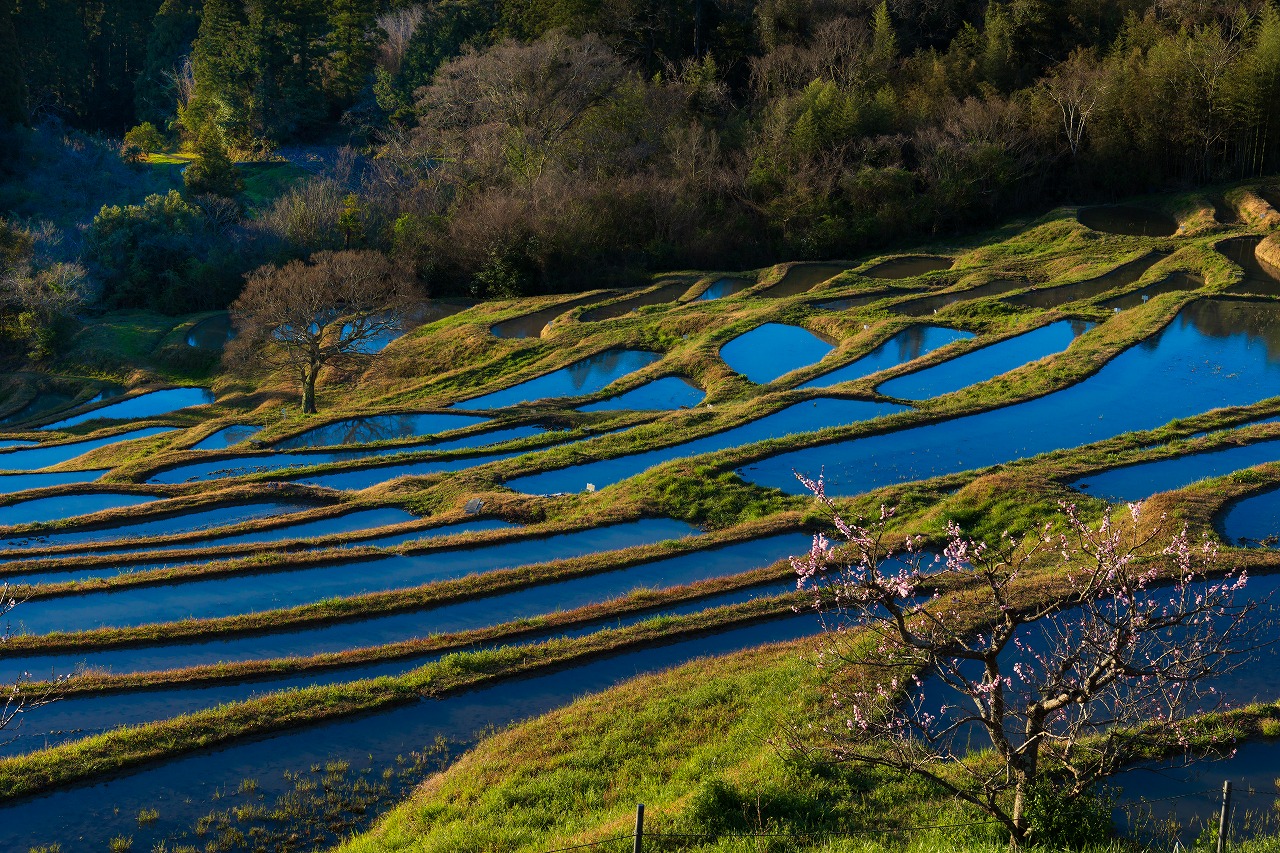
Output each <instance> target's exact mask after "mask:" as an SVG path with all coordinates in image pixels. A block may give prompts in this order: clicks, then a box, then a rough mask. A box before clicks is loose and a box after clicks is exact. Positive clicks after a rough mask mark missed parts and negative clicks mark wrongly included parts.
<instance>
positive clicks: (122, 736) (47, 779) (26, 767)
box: [0, 597, 795, 800]
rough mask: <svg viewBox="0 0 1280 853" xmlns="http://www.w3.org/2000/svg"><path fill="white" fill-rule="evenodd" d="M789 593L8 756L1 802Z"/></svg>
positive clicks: (656, 638) (580, 657)
mask: <svg viewBox="0 0 1280 853" xmlns="http://www.w3.org/2000/svg"><path fill="white" fill-rule="evenodd" d="M794 606H795V602H794V600H792V599H791V598H790V597H784V598H781V599H779V598H763V599H757V600H755V601H749V602H745V603H742V604H735V605H728V606H724V607H719V608H714V609H712V610H707V611H703V612H700V613H694V614H691V615H687V616H658V617H654V618H652V619H649V620H646V621H644V622H641V623H638V624H636V625H631V626H627V627H624V628H604V629H601V630H599V631H596V632H594V633H592V634H589V635H587V636H584V637H577V638H557V639H552V640H548V641H545V642H543V643H539V644H537V645H530V646H504V647H501V648H497V649H488V650H481V651H473V652H461V653H454V654H450V655H447V656H446V657H444V658H443V659H441V660H440V661H438V662H434V663H429V664H426V665H424V666H422V667H420V668H418V669H415V670H413V671H411V672H409V673H406V674H404V675H400V676H384V677H380V678H374V679H364V680H359V681H352V682H346V683H343V684H337V685H327V686H321V687H306V688H300V689H296V690H286V691H280V692H277V693H270V694H267V695H265V696H262V697H258V698H255V699H249V700H246V701H242V702H233V703H228V704H225V705H221V706H218V707H216V708H212V709H209V710H207V711H198V712H196V713H193V714H186V715H183V716H180V717H176V718H174V719H171V720H166V721H163V722H158V723H146V724H142V725H137V726H125V727H121V728H119V729H114V730H112V731H109V732H106V733H104V734H101V735H95V736H92V737H88V738H84V739H82V740H78V741H74V742H72V743H68V744H63V745H61V746H55V747H51V748H49V749H44V750H40V751H38V752H33V753H30V754H27V755H22V756H15V757H11V758H5V759H0V800H3V799H11V798H15V797H22V796H27V795H31V794H36V793H39V792H41V791H46V790H50V789H52V788H56V787H59V786H65V785H68V784H71V783H74V782H83V781H86V780H90V779H94V778H97V777H100V776H103V775H106V774H110V773H116V772H119V771H121V770H124V769H126V768H129V767H135V766H138V765H140V764H144V763H147V762H153V761H160V760H164V759H170V758H174V757H176V756H178V755H183V754H185V753H188V752H190V751H192V750H195V749H200V748H202V747H209V746H214V745H218V744H225V743H229V742H231V741H233V740H237V739H240V738H244V737H249V736H253V735H259V734H265V733H268V732H275V731H281V730H284V729H289V728H295V727H297V726H302V725H310V724H315V723H319V722H324V721H329V720H335V719H339V718H342V717H347V716H349V715H351V714H354V713H360V712H366V711H372V710H376V709H378V708H384V707H387V706H390V705H394V704H400V703H404V702H410V701H414V700H416V699H418V698H420V697H441V696H443V695H446V694H448V693H450V692H455V691H459V690H464V689H467V688H469V687H476V686H479V685H481V684H485V683H489V682H492V681H495V680H499V679H504V678H512V677H515V676H518V675H523V674H528V673H531V672H534V671H539V670H545V669H548V668H552V667H557V666H563V665H567V664H571V663H582V662H585V661H587V660H591V659H594V658H597V657H601V656H604V655H607V654H609V653H612V652H618V651H622V650H626V649H631V648H638V647H641V646H644V645H646V644H651V643H661V642H668V641H672V640H676V639H682V638H688V637H694V636H697V635H699V634H703V633H713V632H718V631H723V630H727V629H729V628H733V627H738V626H742V625H749V624H751V623H753V622H758V621H761V620H764V619H769V618H776V617H778V616H781V615H786V614H790V613H791V612H792V610H793V607H794Z"/></svg>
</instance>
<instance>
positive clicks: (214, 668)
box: [26, 563, 792, 698]
mask: <svg viewBox="0 0 1280 853" xmlns="http://www.w3.org/2000/svg"><path fill="white" fill-rule="evenodd" d="M791 575H792V570H791V568H790V566H789V565H788V564H785V563H783V564H775V565H773V566H768V567H765V568H761V569H755V570H753V571H749V572H743V573H741V574H737V575H732V576H729V577H724V578H716V579H713V580H705V581H698V582H696V583H692V584H687V585H684V586H679V587H672V588H670V589H663V590H650V589H645V588H643V587H638V588H636V589H635V590H632V591H631V592H630V593H628V594H627V595H625V596H623V597H621V598H615V599H610V600H609V601H605V602H601V603H600V604H591V605H586V606H583V607H578V608H574V609H572V610H556V611H554V612H549V613H546V614H543V615H540V616H531V617H527V618H523V619H516V620H513V621H511V622H504V623H501V624H499V625H494V626H493V627H490V628H477V629H472V630H468V631H458V632H453V633H442V634H432V635H430V636H428V637H426V638H423V639H413V640H405V641H403V642H397V643H387V644H384V645H380V646H364V647H360V648H354V649H349V650H347V651H341V652H327V653H321V654H315V655H310V656H293V657H283V658H265V659H262V660H250V661H241V662H231V663H216V664H207V665H201V666H190V667H184V668H179V669H166V670H156V671H150V672H138V673H121V674H113V673H109V672H98V671H95V670H90V671H87V672H84V673H80V674H77V675H76V676H75V677H74V678H71V679H68V680H66V681H63V682H60V683H57V684H54V683H50V682H32V683H30V684H28V685H27V686H26V689H27V690H29V691H30V692H31V693H33V694H37V695H39V694H42V693H49V694H50V695H56V696H58V698H69V697H75V696H86V695H100V694H106V693H120V692H128V691H134V690H151V689H170V688H172V687H174V686H177V685H184V686H206V685H212V684H220V683H227V682H233V681H235V682H239V681H247V680H251V679H263V678H269V679H274V678H281V677H285V676H290V675H299V674H302V673H307V672H320V671H325V670H334V669H347V668H351V667H358V666H364V665H368V664H372V663H385V662H388V661H394V660H403V659H406V658H412V657H419V656H422V655H426V654H433V653H445V652H454V651H463V650H468V649H474V648H477V647H482V646H489V645H498V644H502V643H510V642H514V641H523V640H526V639H528V638H530V637H535V636H538V635H541V634H546V633H548V632H551V631H558V630H565V629H571V628H582V627H587V626H590V625H593V624H603V623H604V622H606V621H608V620H613V619H621V618H623V617H629V616H635V615H640V614H643V613H645V612H647V611H651V610H657V609H660V608H664V607H671V606H674V605H678V604H684V603H690V602H696V601H698V600H700V599H704V598H707V597H709V596H716V595H720V594H722V593H727V592H735V591H739V590H747V589H751V588H753V587H756V586H759V585H761V584H767V583H771V582H776V581H779V580H784V579H788V578H789V577H790V576H791Z"/></svg>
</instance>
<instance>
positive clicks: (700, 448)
mask: <svg viewBox="0 0 1280 853" xmlns="http://www.w3.org/2000/svg"><path fill="white" fill-rule="evenodd" d="M902 411H906V407H905V406H900V405H898V404H896V403H871V402H868V401H866V400H838V399H832V398H826V397H819V398H818V399H816V400H806V401H804V402H802V403H795V404H793V405H791V406H788V407H787V408H785V409H783V410H781V411H778V412H774V413H773V414H771V415H766V416H765V417H763V418H760V419H758V420H754V421H751V422H750V423H745V424H743V425H742V426H738V427H734V428H733V429H729V430H725V431H724V432H718V433H714V434H712V435H708V436H705V437H703V438H697V439H694V440H693V441H687V442H685V443H684V444H677V445H675V446H674V447H664V448H661V449H659V450H649V451H646V452H644V453H632V454H629V455H626V456H616V457H614V458H612V459H601V460H598V461H596V462H587V463H584V464H582V465H575V466H573V467H572V468H561V469H559V470H556V471H544V472H543V473H541V474H531V475H530V476H528V477H517V478H515V479H512V480H508V481H507V484H506V485H507V487H508V488H511V489H515V490H516V491H518V492H526V493H528V494H548V493H554V492H578V491H582V490H583V489H584V488H586V485H587V483H594V484H595V485H596V486H599V487H601V488H603V487H604V486H607V485H609V484H611V483H616V482H618V481H619V480H625V479H626V478H627V477H631V476H634V475H636V474H639V473H640V472H641V471H644V470H646V469H648V468H652V467H653V466H654V465H658V464H660V463H662V462H666V461H668V460H670V459H678V458H680V457H682V456H695V455H698V454H702V453H714V452H715V451H717V450H725V449H727V448H730V447H741V446H742V445H744V444H751V443H753V442H756V441H764V440H765V439H767V438H780V437H782V436H784V435H790V434H791V433H797V432H816V431H817V430H820V429H825V428H827V427H830V426H842V425H845V424H851V423H854V422H856V421H863V420H869V419H871V418H876V417H880V416H881V415H888V414H893V413H894V412H902Z"/></svg>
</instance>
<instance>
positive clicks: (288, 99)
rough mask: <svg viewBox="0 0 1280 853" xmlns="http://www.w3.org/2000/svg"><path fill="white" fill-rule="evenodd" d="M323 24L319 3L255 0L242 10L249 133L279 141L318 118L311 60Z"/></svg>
mask: <svg viewBox="0 0 1280 853" xmlns="http://www.w3.org/2000/svg"><path fill="white" fill-rule="evenodd" d="M325 30H326V26H325V19H324V14H323V4H322V3H320V2H319V0H255V2H253V3H251V4H249V7H248V26H247V38H248V40H249V41H251V42H252V52H253V56H254V66H253V70H252V77H253V86H252V100H251V103H252V110H251V112H252V119H253V121H252V134H253V135H254V136H256V137H258V138H262V139H272V140H280V139H283V138H286V137H288V136H290V135H292V134H294V133H297V132H298V131H299V130H302V129H305V128H307V127H309V126H311V125H313V124H314V123H315V122H316V121H318V120H319V119H320V118H321V116H322V115H323V92H322V83H321V75H320V69H319V58H318V57H317V55H316V54H317V46H318V45H319V44H320V43H321V42H322V40H323V37H324V34H325Z"/></svg>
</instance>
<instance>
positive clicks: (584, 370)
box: [565, 349, 627, 391]
mask: <svg viewBox="0 0 1280 853" xmlns="http://www.w3.org/2000/svg"><path fill="white" fill-rule="evenodd" d="M625 355H627V351H626V350H620V349H608V350H605V351H604V352H600V353H596V354H595V355H593V356H590V357H589V358H584V359H582V361H577V362H574V363H573V364H571V365H569V366H568V367H567V368H565V370H567V371H568V375H569V383H570V384H571V385H572V386H573V390H575V391H581V390H582V389H583V388H584V387H586V385H587V384H588V383H589V382H591V381H592V379H593V378H595V377H596V376H597V375H600V376H612V375H615V374H617V373H618V369H619V366H620V365H621V363H622V359H623V356H625Z"/></svg>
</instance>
